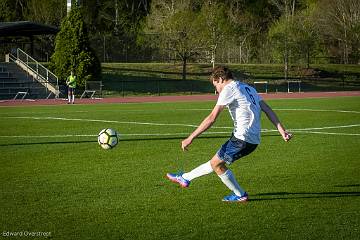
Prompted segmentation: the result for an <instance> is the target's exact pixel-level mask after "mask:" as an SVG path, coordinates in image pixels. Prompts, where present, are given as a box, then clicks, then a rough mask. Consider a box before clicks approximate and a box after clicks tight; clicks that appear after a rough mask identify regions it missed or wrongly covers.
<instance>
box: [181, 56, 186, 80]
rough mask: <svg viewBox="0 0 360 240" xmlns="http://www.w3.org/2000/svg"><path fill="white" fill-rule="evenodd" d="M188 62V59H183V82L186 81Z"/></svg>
mask: <svg viewBox="0 0 360 240" xmlns="http://www.w3.org/2000/svg"><path fill="white" fill-rule="evenodd" d="M186 60H187V58H186V57H184V58H183V69H182V80H186Z"/></svg>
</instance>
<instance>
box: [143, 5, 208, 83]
mask: <svg viewBox="0 0 360 240" xmlns="http://www.w3.org/2000/svg"><path fill="white" fill-rule="evenodd" d="M192 7H193V5H192V4H191V1H190V0H180V1H175V0H170V1H162V0H153V1H152V5H151V13H150V15H149V16H148V19H147V20H148V21H147V28H146V29H145V32H146V33H147V34H148V36H150V37H151V39H155V40H156V42H153V43H154V44H155V45H156V46H157V47H159V48H160V49H161V50H162V51H163V52H164V53H166V52H168V53H173V54H174V55H175V56H176V57H177V58H179V59H181V61H182V65H183V71H182V78H183V79H184V80H185V79H186V66H187V62H188V61H189V60H190V59H192V58H193V57H195V56H196V55H198V54H199V52H200V51H202V50H204V49H205V48H206V47H205V46H204V44H205V41H206V39H204V38H203V37H202V35H201V34H199V33H201V31H202V29H203V28H204V27H205V26H204V25H202V23H203V22H201V21H199V14H198V13H197V12H195V11H194V10H193V8H192Z"/></svg>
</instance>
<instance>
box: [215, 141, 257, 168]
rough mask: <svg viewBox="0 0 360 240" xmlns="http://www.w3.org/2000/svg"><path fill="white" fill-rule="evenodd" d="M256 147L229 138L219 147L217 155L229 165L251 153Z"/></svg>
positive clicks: (255, 145)
mask: <svg viewBox="0 0 360 240" xmlns="http://www.w3.org/2000/svg"><path fill="white" fill-rule="evenodd" d="M256 147H257V144H252V143H248V142H245V141H243V140H240V139H237V138H236V137H234V136H231V137H230V139H229V140H228V141H227V142H226V143H224V144H223V145H222V146H221V148H220V149H219V151H218V152H217V155H218V157H219V158H220V159H221V160H223V161H225V162H226V163H227V164H229V165H230V164H232V163H233V162H235V161H236V160H238V159H239V158H242V157H244V156H246V155H248V154H250V153H252V152H253V151H254V150H255V149H256Z"/></svg>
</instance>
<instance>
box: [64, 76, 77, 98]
mask: <svg viewBox="0 0 360 240" xmlns="http://www.w3.org/2000/svg"><path fill="white" fill-rule="evenodd" d="M66 85H67V86H68V100H69V101H68V104H70V103H72V104H74V102H75V88H76V76H75V75H74V71H71V73H70V76H69V77H68V78H67V79H66Z"/></svg>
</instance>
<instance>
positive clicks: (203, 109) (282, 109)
mask: <svg viewBox="0 0 360 240" xmlns="http://www.w3.org/2000/svg"><path fill="white" fill-rule="evenodd" d="M177 110H178V111H211V110H212V109H210V108H190V109H177ZM273 110H275V111H308V112H337V113H355V114H360V112H359V111H348V110H335V109H329V110H326V109H310V108H273Z"/></svg>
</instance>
